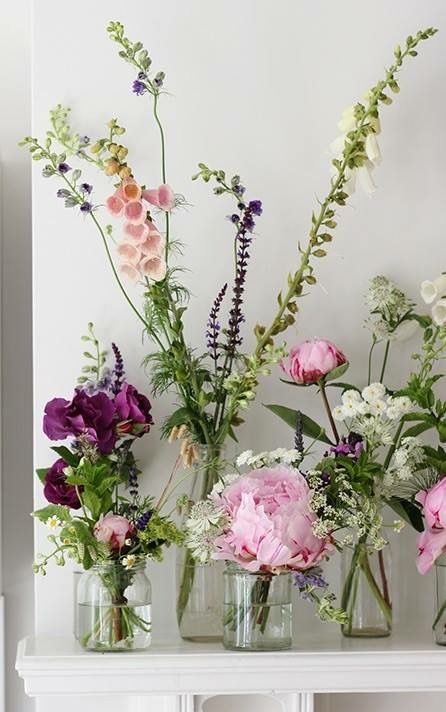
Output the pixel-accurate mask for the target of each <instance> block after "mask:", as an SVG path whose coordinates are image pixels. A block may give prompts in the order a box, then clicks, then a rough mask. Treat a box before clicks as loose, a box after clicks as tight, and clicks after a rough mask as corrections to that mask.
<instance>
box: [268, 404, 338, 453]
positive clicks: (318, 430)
mask: <svg viewBox="0 0 446 712" xmlns="http://www.w3.org/2000/svg"><path fill="white" fill-rule="evenodd" d="M265 408H267V409H268V410H270V411H271V413H274V415H277V416H278V417H279V418H280V419H281V420H283V421H284V422H285V423H286V424H287V425H289V426H290V428H293V430H294V429H295V428H296V423H297V416H298V414H300V418H301V423H302V432H303V434H304V435H307V436H308V437H309V438H312V439H313V440H318V441H319V442H322V443H326V444H327V445H332V444H333V443H332V442H331V440H330V438H329V437H328V436H327V433H326V431H325V428H323V427H322V426H321V425H319V424H318V423H316V422H315V421H314V420H312V419H311V418H310V417H309V416H308V415H304V413H300V411H298V410H294V409H293V408H287V407H286V406H284V405H271V404H270V405H265Z"/></svg>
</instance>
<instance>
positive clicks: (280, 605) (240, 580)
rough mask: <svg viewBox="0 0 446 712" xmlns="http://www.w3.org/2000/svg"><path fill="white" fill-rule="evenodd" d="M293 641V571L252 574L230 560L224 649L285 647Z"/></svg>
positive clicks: (225, 606) (226, 571)
mask: <svg viewBox="0 0 446 712" xmlns="http://www.w3.org/2000/svg"><path fill="white" fill-rule="evenodd" d="M291 641H292V603H291V574H290V573H280V574H271V573H263V572H256V573H251V572H250V571H246V570H245V569H242V568H240V567H239V566H237V565H236V564H233V563H227V564H226V570H225V572H224V605H223V645H224V646H225V648H227V649H229V650H286V649H287V648H290V647H291Z"/></svg>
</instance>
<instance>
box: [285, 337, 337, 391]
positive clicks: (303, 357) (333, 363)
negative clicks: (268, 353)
mask: <svg viewBox="0 0 446 712" xmlns="http://www.w3.org/2000/svg"><path fill="white" fill-rule="evenodd" d="M344 363H347V359H346V358H345V356H344V354H343V353H342V351H339V349H338V348H337V347H336V346H335V345H334V344H332V343H331V342H330V341H326V340H325V339H314V340H313V341H304V342H303V343H302V344H298V345H297V346H294V347H293V348H292V349H291V351H290V354H289V356H288V357H287V358H286V359H283V361H282V362H281V364H280V365H281V368H282V370H283V371H284V372H285V373H286V375H287V376H289V377H290V378H291V379H292V380H293V381H295V382H296V383H302V384H305V385H310V384H312V383H317V382H318V381H320V380H321V379H322V378H323V377H324V376H326V375H327V374H328V373H330V371H333V369H335V368H337V367H338V366H342V364H344Z"/></svg>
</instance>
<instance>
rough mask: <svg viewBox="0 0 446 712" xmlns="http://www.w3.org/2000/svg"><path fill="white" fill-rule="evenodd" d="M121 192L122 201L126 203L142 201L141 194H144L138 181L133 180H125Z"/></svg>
mask: <svg viewBox="0 0 446 712" xmlns="http://www.w3.org/2000/svg"><path fill="white" fill-rule="evenodd" d="M120 192H121V196H122V199H123V200H124V201H125V202H128V201H129V200H140V199H141V194H142V191H141V188H140V187H139V185H138V183H137V182H136V180H134V179H133V178H125V179H124V180H123V181H122V185H121V188H120Z"/></svg>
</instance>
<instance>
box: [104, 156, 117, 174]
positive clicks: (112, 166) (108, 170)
mask: <svg viewBox="0 0 446 712" xmlns="http://www.w3.org/2000/svg"><path fill="white" fill-rule="evenodd" d="M118 171H119V163H118V161H117V160H116V159H115V158H110V159H109V160H108V161H105V169H104V173H105V175H106V176H114V175H116V173H117V172H118Z"/></svg>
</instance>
